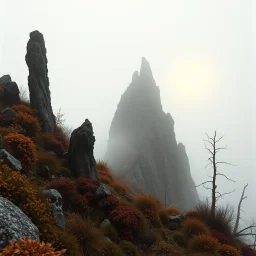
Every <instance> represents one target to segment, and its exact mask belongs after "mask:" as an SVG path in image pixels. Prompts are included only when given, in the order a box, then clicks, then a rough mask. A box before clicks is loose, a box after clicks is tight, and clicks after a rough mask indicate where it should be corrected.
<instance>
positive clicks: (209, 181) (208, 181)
mask: <svg viewBox="0 0 256 256" xmlns="http://www.w3.org/2000/svg"><path fill="white" fill-rule="evenodd" d="M206 183H212V181H211V180H207V181H205V182H203V183H201V184H199V185H197V186H194V188H196V187H199V186H202V185H204V184H206Z"/></svg>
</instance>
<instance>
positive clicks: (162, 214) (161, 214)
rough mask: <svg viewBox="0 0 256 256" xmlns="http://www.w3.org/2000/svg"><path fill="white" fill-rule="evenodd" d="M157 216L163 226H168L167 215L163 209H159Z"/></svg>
mask: <svg viewBox="0 0 256 256" xmlns="http://www.w3.org/2000/svg"><path fill="white" fill-rule="evenodd" d="M159 218H160V220H161V222H162V224H163V225H164V226H168V223H169V216H168V214H167V212H166V211H165V209H163V210H160V211H159Z"/></svg>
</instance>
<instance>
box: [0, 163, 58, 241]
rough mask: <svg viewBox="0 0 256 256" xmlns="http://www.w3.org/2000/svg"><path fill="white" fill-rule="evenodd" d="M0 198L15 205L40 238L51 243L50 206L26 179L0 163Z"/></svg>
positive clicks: (52, 221)
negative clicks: (39, 234)
mask: <svg viewBox="0 0 256 256" xmlns="http://www.w3.org/2000/svg"><path fill="white" fill-rule="evenodd" d="M0 196H2V197H5V198H7V199H8V200H10V201H11V202H12V203H13V204H15V205H17V206H18V207H19V208H20V209H21V210H22V211H23V212H24V213H25V214H26V215H27V216H28V217H29V218H30V219H31V221H32V222H33V223H34V224H35V225H36V226H37V227H38V229H39V231H40V233H41V235H42V238H44V239H45V241H51V239H52V236H51V235H52V234H51V229H52V226H53V225H54V223H55V221H54V219H53V217H52V216H51V211H52V210H51V206H50V204H49V203H48V201H47V199H45V198H44V197H43V196H42V195H41V194H40V192H39V191H38V190H37V189H36V188H34V187H33V186H32V185H31V184H30V183H29V181H28V179H27V178H26V177H25V176H24V175H22V174H20V173H19V172H16V171H12V170H11V169H10V168H9V167H7V166H6V165H4V164H3V163H2V162H1V161H0Z"/></svg>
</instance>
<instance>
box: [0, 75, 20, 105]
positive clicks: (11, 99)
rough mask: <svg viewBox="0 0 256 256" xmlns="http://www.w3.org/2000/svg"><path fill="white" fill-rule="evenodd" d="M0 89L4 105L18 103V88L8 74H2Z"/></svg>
mask: <svg viewBox="0 0 256 256" xmlns="http://www.w3.org/2000/svg"><path fill="white" fill-rule="evenodd" d="M0 89H1V90H2V92H1V94H2V97H1V100H2V101H3V103H4V104H5V105H6V106H8V107H12V106H13V105H17V104H20V90H19V88H18V85H17V84H16V83H15V82H13V81H12V79H11V76H10V75H4V76H2V77H1V78H0Z"/></svg>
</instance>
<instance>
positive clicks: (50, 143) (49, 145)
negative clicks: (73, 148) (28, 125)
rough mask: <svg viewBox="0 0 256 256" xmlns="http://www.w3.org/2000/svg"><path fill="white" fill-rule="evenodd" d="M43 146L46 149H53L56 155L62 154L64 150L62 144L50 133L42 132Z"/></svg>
mask: <svg viewBox="0 0 256 256" xmlns="http://www.w3.org/2000/svg"><path fill="white" fill-rule="evenodd" d="M42 140H43V147H44V149H45V150H47V151H53V152H55V153H56V154H57V155H62V154H63V153H64V152H65V148H64V146H63V145H62V144H61V142H59V141H58V140H57V139H56V138H55V136H54V135H52V134H43V136H42Z"/></svg>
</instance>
